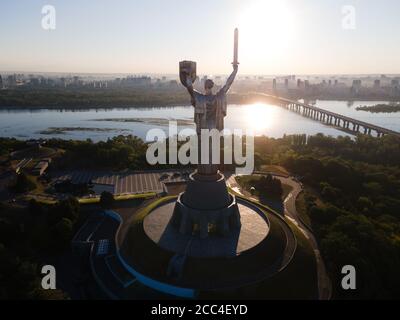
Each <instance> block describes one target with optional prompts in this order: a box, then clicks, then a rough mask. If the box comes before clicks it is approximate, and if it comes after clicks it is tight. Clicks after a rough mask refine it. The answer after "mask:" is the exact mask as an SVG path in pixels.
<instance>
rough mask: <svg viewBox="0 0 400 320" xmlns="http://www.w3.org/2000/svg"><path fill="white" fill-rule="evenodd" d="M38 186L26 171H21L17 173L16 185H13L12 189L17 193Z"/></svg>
mask: <svg viewBox="0 0 400 320" xmlns="http://www.w3.org/2000/svg"><path fill="white" fill-rule="evenodd" d="M35 188H36V185H35V183H34V182H33V181H32V180H31V179H29V178H28V176H27V175H26V174H25V173H23V172H22V173H20V174H18V175H17V180H16V182H15V185H14V186H13V187H12V191H14V192H17V193H23V192H27V191H30V190H33V189H35Z"/></svg>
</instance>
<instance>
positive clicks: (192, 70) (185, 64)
mask: <svg viewBox="0 0 400 320" xmlns="http://www.w3.org/2000/svg"><path fill="white" fill-rule="evenodd" d="M196 76H197V75H196V62H194V61H187V60H185V61H181V62H179V79H180V80H181V83H182V85H183V86H185V87H186V86H187V83H186V79H187V77H190V79H191V80H192V83H194V82H195V81H196Z"/></svg>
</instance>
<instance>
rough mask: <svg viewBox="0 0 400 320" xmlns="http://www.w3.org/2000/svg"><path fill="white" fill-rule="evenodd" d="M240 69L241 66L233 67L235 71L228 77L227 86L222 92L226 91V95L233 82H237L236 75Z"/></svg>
mask: <svg viewBox="0 0 400 320" xmlns="http://www.w3.org/2000/svg"><path fill="white" fill-rule="evenodd" d="M238 69H239V65H237V64H234V65H233V71H232V73H231V75H230V76H229V77H228V79H227V80H226V83H225V85H224V86H223V87H222V89H221V91H224V92H225V93H227V92H228V91H229V89H230V87H231V85H232V83H233V81H234V80H235V77H236V74H237V72H238Z"/></svg>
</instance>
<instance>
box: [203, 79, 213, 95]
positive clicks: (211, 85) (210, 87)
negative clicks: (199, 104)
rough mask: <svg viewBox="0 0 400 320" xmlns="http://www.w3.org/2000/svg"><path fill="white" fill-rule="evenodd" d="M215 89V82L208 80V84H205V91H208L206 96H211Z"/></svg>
mask: <svg viewBox="0 0 400 320" xmlns="http://www.w3.org/2000/svg"><path fill="white" fill-rule="evenodd" d="M213 87H214V81H212V80H211V79H207V80H206V82H205V83H204V89H205V91H206V94H211V93H212V88H213Z"/></svg>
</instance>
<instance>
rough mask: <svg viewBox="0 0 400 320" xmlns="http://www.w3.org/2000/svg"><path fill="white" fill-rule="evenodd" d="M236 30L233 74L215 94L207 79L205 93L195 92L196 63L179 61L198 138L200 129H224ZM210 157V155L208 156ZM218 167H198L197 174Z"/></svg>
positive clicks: (235, 54)
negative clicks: (189, 98) (192, 109)
mask: <svg viewBox="0 0 400 320" xmlns="http://www.w3.org/2000/svg"><path fill="white" fill-rule="evenodd" d="M238 37H239V32H238V29H235V36H234V53H233V62H232V66H233V72H232V73H231V75H230V76H229V77H228V79H227V81H226V84H225V85H224V86H223V87H222V88H221V89H220V90H219V91H218V92H217V93H216V94H213V91H212V89H213V87H214V82H213V81H212V80H211V79H207V80H206V81H205V84H204V91H205V93H204V94H203V93H201V92H198V91H196V90H195V89H194V88H193V83H194V81H195V80H196V62H193V61H181V62H180V63H179V75H180V80H181V83H182V85H183V86H185V87H186V89H187V90H188V92H189V94H190V96H191V102H192V105H193V107H194V122H195V123H196V131H197V135H198V136H199V137H200V134H201V130H202V129H208V130H212V129H217V130H220V131H221V130H223V129H224V117H225V116H226V109H227V99H226V95H227V92H228V91H229V89H230V87H231V85H232V83H233V81H234V80H235V77H236V74H237V72H238V67H239V62H238ZM210 156H211V155H210ZM217 167H218V165H211V164H209V165H206V166H205V165H199V166H198V172H199V173H200V174H215V173H216V171H217V170H218V169H217Z"/></svg>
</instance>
